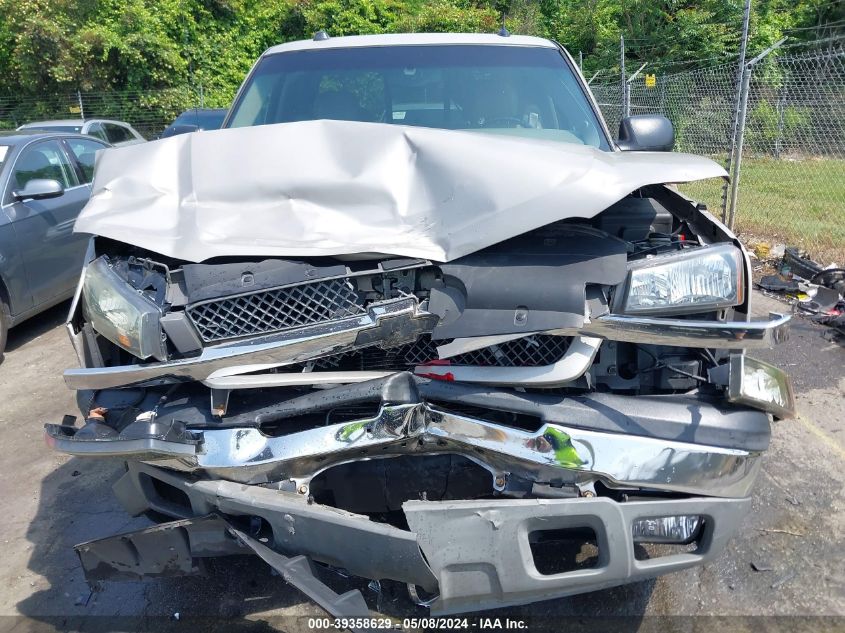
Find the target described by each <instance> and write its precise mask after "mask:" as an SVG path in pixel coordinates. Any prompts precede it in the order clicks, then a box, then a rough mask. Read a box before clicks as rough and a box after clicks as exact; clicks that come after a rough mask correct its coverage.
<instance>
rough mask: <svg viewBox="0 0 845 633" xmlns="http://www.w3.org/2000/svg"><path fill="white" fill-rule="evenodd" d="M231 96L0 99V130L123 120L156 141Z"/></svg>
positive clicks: (189, 91)
mask: <svg viewBox="0 0 845 633" xmlns="http://www.w3.org/2000/svg"><path fill="white" fill-rule="evenodd" d="M232 96H233V95H224V94H204V92H203V89H202V87H201V86H197V87H193V86H185V87H180V88H168V89H164V90H147V91H114V92H76V93H73V94H70V93H68V94H57V95H43V96H20V97H19V96H0V130H14V129H15V128H17V127H18V126H20V125H23V124H24V123H31V122H33V121H45V120H49V119H80V118H86V119H114V120H117V121H125V122H126V123H129V124H130V125H132V127H134V128H135V129H136V130H138V132H140V133H141V135H142V136H144V137H145V138H147V139H154V138H157V137H158V136H159V135H160V134H161V132H162V131H163V130H164V128H165V127H167V126H168V125H169V124H170V123H171V122H172V121H173V119H175V118H176V117H177V116H178V115H179V114H180V113H181V112H184V111H185V110H189V109H191V108H202V107H205V108H220V107H222V108H226V107H228V106H229V104H230V102H231V99H232Z"/></svg>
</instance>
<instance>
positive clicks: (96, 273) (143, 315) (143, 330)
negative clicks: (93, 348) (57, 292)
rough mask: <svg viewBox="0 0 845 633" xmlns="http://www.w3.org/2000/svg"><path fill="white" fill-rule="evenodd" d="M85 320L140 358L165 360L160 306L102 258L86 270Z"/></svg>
mask: <svg viewBox="0 0 845 633" xmlns="http://www.w3.org/2000/svg"><path fill="white" fill-rule="evenodd" d="M82 297H83V304H82V309H83V313H84V315H85V320H86V321H89V322H90V323H91V325H92V326H93V327H94V329H95V330H96V331H97V332H98V333H99V334H101V335H102V336H104V337H106V338H107V339H108V340H110V341H111V342H112V343H114V344H115V345H117V346H118V347H121V348H123V349H125V350H126V351H127V352H129V353H130V354H133V355H134V356H137V357H138V358H141V359H145V358H149V357H151V356H153V357H155V358H157V359H159V360H165V351H164V344H163V339H162V332H161V323H160V319H161V308H160V307H159V306H158V305H156V304H155V303H153V302H152V301H150V300H149V299H147V298H146V297H145V296H144V295H143V294H142V293H141V292H139V291H138V290H136V289H135V288H133V287H132V286H130V285H129V284H128V283H127V282H126V281H125V280H124V279H123V278H121V277H120V276H119V275H118V274H117V273H115V272H114V270H112V268H111V266H109V263H108V259H106V258H105V257H99V258H97V259H95V260H94V261H93V262H91V263H90V264H89V265H88V267H87V268H86V269H85V281H84V282H83V284H82Z"/></svg>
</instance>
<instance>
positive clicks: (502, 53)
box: [228, 45, 609, 150]
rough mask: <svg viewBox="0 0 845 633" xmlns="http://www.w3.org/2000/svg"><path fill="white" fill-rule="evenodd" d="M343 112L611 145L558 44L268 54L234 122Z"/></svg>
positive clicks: (350, 116) (355, 117)
mask: <svg viewBox="0 0 845 633" xmlns="http://www.w3.org/2000/svg"><path fill="white" fill-rule="evenodd" d="M315 119H340V120H346V121H370V122H381V123H392V124H398V125H415V126H422V127H433V128H442V129H450V130H477V131H481V132H490V133H497V134H508V135H514V136H524V137H530V138H540V139H548V140H555V141H563V142H568V143H582V144H585V145H591V146H593V147H598V148H601V149H604V150H608V149H609V146H608V143H607V138H606V137H605V134H604V132H603V131H602V129H601V126H600V124H599V121H598V118H597V117H596V114H595V112H594V111H593V109H592V107H591V106H590V103H589V101H588V99H587V96H586V94H585V93H584V90H583V89H582V87H581V85H580V83H579V82H578V80H577V78H576V77H575V75H574V73H573V71H572V69H571V67H570V66H569V64H567V62H566V60H565V59H564V58H563V56H562V54H561V53H560V52H559V51H558V50H557V49H554V48H543V47H525V46H501V45H500V46H495V45H494V46H491V45H487V46H479V45H448V46H447V45H438V46H430V45H429V46H382V47H362V48H336V49H324V50H316V51H315V50H307V51H296V52H286V53H277V54H273V55H269V56H267V57H265V58H264V59H262V60H261V61H260V62H259V64H258V66H257V67H256V69H255V71H254V72H253V73H252V75H251V76H250V78H249V80H248V82H247V84H246V86H245V88H244V90H243V91H242V92H241V95H240V97H239V98H238V100H237V102H236V103H235V104H234V106H233V108H232V116H231V118H230V120H229V123H228V127H245V126H252V125H264V124H269V123H283V122H290V121H308V120H315Z"/></svg>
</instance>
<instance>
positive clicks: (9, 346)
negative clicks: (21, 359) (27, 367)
mask: <svg viewBox="0 0 845 633" xmlns="http://www.w3.org/2000/svg"><path fill="white" fill-rule="evenodd" d="M69 309H70V301H63V302H61V303H60V304H58V305H55V306H53V307H52V308H50V309H49V310H46V311H44V312H42V313H41V314H36V315H35V316H34V317H32V318H31V319H27V320H26V321H24V322H23V323H21V324H19V325H16V326H15V327H13V328H12V329H11V330H9V337H8V340H7V341H6V352H7V353H9V352H14V351H15V350H17V349H19V348H20V347H22V346H24V345H26V344H27V343H29V342H31V341H33V340H35V339H37V338H38V337H39V336H42V335H43V334H46V333H47V332H49V331H50V330H52V329H54V328H55V327H56V326H59V325H61V324H62V323H64V322H65V320H66V319H67V314H68V310H69Z"/></svg>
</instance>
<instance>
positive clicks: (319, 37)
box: [314, 29, 329, 42]
mask: <svg viewBox="0 0 845 633" xmlns="http://www.w3.org/2000/svg"><path fill="white" fill-rule="evenodd" d="M327 39H329V34H328V33H326V31H325V29H320V30H319V31H317V32H316V33H314V41H315V42H325V41H326V40H327Z"/></svg>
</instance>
